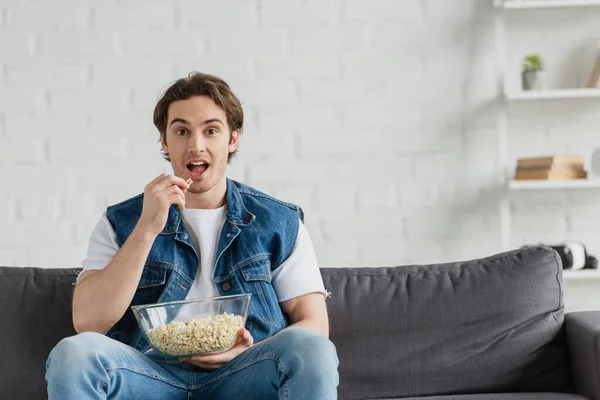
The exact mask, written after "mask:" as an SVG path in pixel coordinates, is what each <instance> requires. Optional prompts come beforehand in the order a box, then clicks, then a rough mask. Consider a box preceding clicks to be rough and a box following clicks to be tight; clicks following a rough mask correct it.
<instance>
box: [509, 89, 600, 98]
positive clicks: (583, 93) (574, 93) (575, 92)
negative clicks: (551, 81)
mask: <svg viewBox="0 0 600 400" xmlns="http://www.w3.org/2000/svg"><path fill="white" fill-rule="evenodd" d="M505 96H506V99H507V100H510V101H524V100H567V99H593V98H598V99H600V89H588V88H581V89H562V90H560V89H552V90H550V89H549V90H536V91H534V90H532V91H523V92H507V93H506V94H505Z"/></svg>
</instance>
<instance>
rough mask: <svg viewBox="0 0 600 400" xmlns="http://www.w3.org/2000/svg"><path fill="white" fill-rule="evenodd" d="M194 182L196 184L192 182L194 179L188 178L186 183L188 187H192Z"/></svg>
mask: <svg viewBox="0 0 600 400" xmlns="http://www.w3.org/2000/svg"><path fill="white" fill-rule="evenodd" d="M192 182H194V181H193V180H192V178H187V179H186V181H185V183H187V184H188V185H191V184H192Z"/></svg>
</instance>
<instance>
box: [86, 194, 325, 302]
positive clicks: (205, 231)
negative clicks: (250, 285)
mask: <svg viewBox="0 0 600 400" xmlns="http://www.w3.org/2000/svg"><path fill="white" fill-rule="evenodd" d="M225 215H226V206H223V207H221V208H218V209H212V210H203V209H186V210H184V211H183V212H182V218H183V221H184V223H185V226H186V228H187V229H188V231H189V233H190V237H191V239H192V242H193V243H194V246H195V247H196V249H200V263H199V265H198V272H197V273H196V279H195V280H194V283H193V285H192V287H191V288H190V291H189V293H188V295H187V296H186V299H192V298H198V297H213V296H218V295H219V292H218V290H217V287H216V285H215V283H214V281H213V271H214V265H215V261H216V254H215V253H216V251H217V246H218V242H219V236H220V234H221V229H222V227H223V224H224V222H225ZM118 251H119V245H118V244H117V239H116V234H115V231H114V229H113V227H112V225H111V224H110V222H109V220H108V217H107V216H106V212H105V213H103V214H102V217H101V218H100V221H99V222H98V224H96V227H95V228H94V230H93V232H92V235H91V236H90V241H89V247H88V252H87V257H86V259H85V260H83V264H82V266H83V271H82V273H83V272H85V271H87V270H101V269H103V268H104V267H106V266H107V265H108V264H109V263H110V262H111V261H112V259H113V257H114V256H115V255H116V254H117V252H118ZM205 266H206V267H205ZM79 276H81V274H80V275H79ZM78 280H79V277H78ZM271 284H272V285H273V288H274V289H275V293H276V294H277V299H278V301H279V302H283V301H286V300H290V299H293V298H294V297H298V296H302V295H305V294H308V293H315V292H318V293H323V294H324V295H327V292H326V290H325V288H324V286H323V279H322V277H321V272H320V271H319V266H318V264H317V257H316V254H315V250H314V247H313V244H312V241H311V239H310V236H309V234H308V231H307V229H306V227H305V226H304V224H303V223H302V222H300V226H299V229H298V236H297V237H296V243H295V244H294V248H293V250H292V253H291V254H290V255H289V257H288V258H287V259H286V260H285V261H284V262H283V263H282V264H281V265H280V266H279V267H278V268H277V269H275V271H273V274H272V276H271Z"/></svg>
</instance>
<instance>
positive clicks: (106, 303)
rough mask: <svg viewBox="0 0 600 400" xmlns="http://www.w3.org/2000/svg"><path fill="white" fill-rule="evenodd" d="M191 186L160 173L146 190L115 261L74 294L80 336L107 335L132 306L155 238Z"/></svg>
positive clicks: (85, 278)
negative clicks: (170, 210) (137, 219)
mask: <svg viewBox="0 0 600 400" xmlns="http://www.w3.org/2000/svg"><path fill="white" fill-rule="evenodd" d="M188 188H189V185H188V184H187V183H186V182H185V181H184V180H183V179H181V178H179V177H176V176H173V175H167V174H161V175H159V176H158V177H157V178H156V179H154V180H153V181H152V182H150V183H149V184H148V185H147V186H146V188H145V189H144V205H143V210H142V215H141V216H140V219H139V221H138V223H137V225H136V227H135V228H134V230H133V232H132V233H131V235H129V238H128V239H127V240H126V241H125V243H124V244H123V246H122V247H121V248H120V249H119V251H118V252H117V254H116V255H115V257H114V258H113V259H112V261H111V262H110V263H109V264H108V265H107V266H106V267H105V268H104V269H103V270H100V271H86V272H85V273H84V274H83V275H82V276H81V278H80V279H79V282H78V284H77V286H76V287H75V291H74V293H73V326H74V328H75V331H76V332H77V333H81V332H98V333H103V334H104V333H106V332H108V331H109V330H110V328H111V327H112V326H113V325H114V324H116V323H117V322H118V321H119V320H120V319H121V317H122V316H123V314H125V311H127V307H128V306H129V304H130V303H131V300H132V299H133V296H134V295H135V291H136V290H137V287H138V284H139V281H140V277H141V276H142V271H143V270H144V264H145V263H146V259H147V258H148V254H149V253H150V249H151V248H152V244H153V243H154V239H155V238H156V236H158V234H159V233H160V232H161V231H162V230H163V229H164V226H165V224H166V223H167V218H168V216H169V208H170V207H171V204H177V205H178V206H179V208H181V209H184V208H185V194H184V190H187V189H188Z"/></svg>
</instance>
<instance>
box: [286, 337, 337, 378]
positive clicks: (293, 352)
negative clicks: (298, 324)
mask: <svg viewBox="0 0 600 400" xmlns="http://www.w3.org/2000/svg"><path fill="white" fill-rule="evenodd" d="M278 335H281V338H280V339H281V341H282V342H283V343H284V344H285V351H284V352H283V354H285V355H284V356H283V357H282V361H283V362H284V364H285V363H287V364H289V366H290V368H293V369H297V368H304V367H306V368H308V369H310V370H312V371H315V372H321V371H322V372H325V371H330V370H337V367H338V357H337V352H336V349H335V346H334V344H333V343H332V342H331V341H330V340H329V339H328V338H327V337H326V336H324V335H321V334H319V333H316V332H314V331H311V330H309V329H306V328H288V329H284V330H283V331H281V332H279V333H278Z"/></svg>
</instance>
